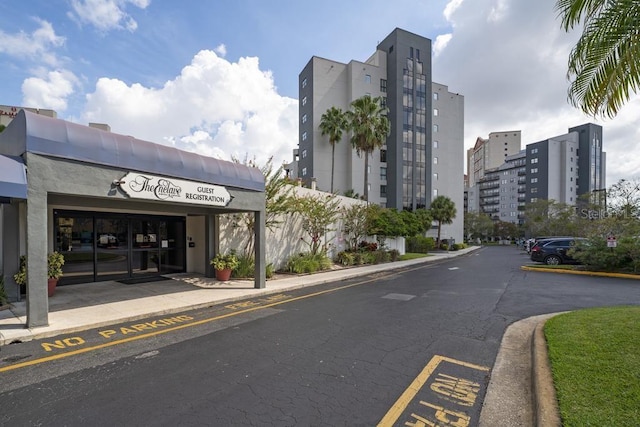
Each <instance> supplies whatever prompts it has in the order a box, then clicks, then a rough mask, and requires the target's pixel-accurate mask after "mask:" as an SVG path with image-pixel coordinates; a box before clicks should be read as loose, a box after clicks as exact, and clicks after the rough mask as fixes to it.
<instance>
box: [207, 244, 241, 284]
mask: <svg viewBox="0 0 640 427" xmlns="http://www.w3.org/2000/svg"><path fill="white" fill-rule="evenodd" d="M209 263H210V264H211V265H212V266H213V268H214V270H216V279H218V280H221V281H227V280H229V278H230V277H231V272H232V271H233V270H234V269H236V268H237V267H238V265H240V261H239V260H238V257H237V256H236V254H235V253H234V252H233V251H232V252H229V253H228V254H224V255H223V254H217V255H216V256H214V257H213V258H211V261H209Z"/></svg>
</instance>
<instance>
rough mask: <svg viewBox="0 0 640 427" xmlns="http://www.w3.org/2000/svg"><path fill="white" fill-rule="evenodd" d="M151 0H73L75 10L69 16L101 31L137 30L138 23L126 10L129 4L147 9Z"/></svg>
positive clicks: (72, 5) (72, 4)
mask: <svg viewBox="0 0 640 427" xmlns="http://www.w3.org/2000/svg"><path fill="white" fill-rule="evenodd" d="M150 3H151V0H71V7H72V9H73V11H70V12H68V16H69V17H70V18H71V19H74V20H76V21H78V22H80V23H81V24H90V25H93V26H94V27H96V28H97V29H98V30H100V31H108V30H113V29H123V28H125V29H127V30H129V31H135V30H136V29H137V28H138V23H137V22H136V21H135V19H133V17H131V15H129V14H128V13H126V12H125V8H126V7H127V5H128V4H132V5H133V6H136V7H138V8H140V9H146V8H147V6H149V4H150Z"/></svg>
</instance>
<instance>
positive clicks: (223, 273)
mask: <svg viewBox="0 0 640 427" xmlns="http://www.w3.org/2000/svg"><path fill="white" fill-rule="evenodd" d="M230 277H231V269H230V268H225V269H224V270H216V279H218V280H220V281H222V282H226V281H227V280H229V278H230Z"/></svg>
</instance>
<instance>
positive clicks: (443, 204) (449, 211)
mask: <svg viewBox="0 0 640 427" xmlns="http://www.w3.org/2000/svg"><path fill="white" fill-rule="evenodd" d="M429 211H430V212H431V216H432V217H433V219H434V220H435V221H437V222H438V241H437V242H438V244H440V232H441V231H442V224H451V223H452V222H453V219H454V218H455V217H456V205H455V203H453V200H451V199H450V198H448V197H447V196H438V197H436V198H435V199H433V200H432V201H431V206H430V207H429Z"/></svg>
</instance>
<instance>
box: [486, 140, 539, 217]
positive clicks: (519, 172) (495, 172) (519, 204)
mask: <svg viewBox="0 0 640 427" xmlns="http://www.w3.org/2000/svg"><path fill="white" fill-rule="evenodd" d="M526 164H527V158H526V151H525V150H521V151H520V152H519V153H518V154H514V155H512V156H508V157H507V158H506V159H505V161H504V163H503V164H502V165H500V166H498V167H497V168H494V169H489V170H487V171H485V174H484V176H483V177H482V179H480V181H479V182H478V184H477V185H476V186H474V189H477V191H478V193H479V205H480V212H484V213H486V214H487V215H489V216H491V218H492V219H493V220H496V221H506V222H512V223H514V224H522V223H523V222H524V209H525V202H526V192H527V185H526V183H527V176H526V175H527V167H526Z"/></svg>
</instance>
